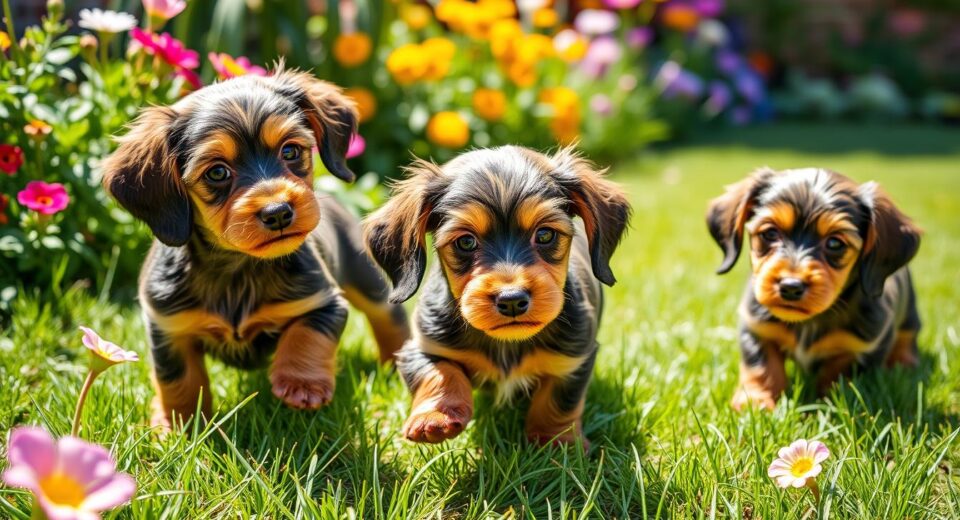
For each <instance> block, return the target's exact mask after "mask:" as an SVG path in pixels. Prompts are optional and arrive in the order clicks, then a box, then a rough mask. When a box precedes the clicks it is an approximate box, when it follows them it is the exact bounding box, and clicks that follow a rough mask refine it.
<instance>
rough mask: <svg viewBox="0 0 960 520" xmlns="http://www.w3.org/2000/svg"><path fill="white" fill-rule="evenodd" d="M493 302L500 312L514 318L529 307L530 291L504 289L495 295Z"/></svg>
mask: <svg viewBox="0 0 960 520" xmlns="http://www.w3.org/2000/svg"><path fill="white" fill-rule="evenodd" d="M494 303H496V304H497V311H498V312H499V313H500V314H503V315H504V316H509V317H511V318H516V317H517V316H520V315H521V314H523V313H525V312H527V310H528V309H529V308H530V293H528V292H527V291H524V290H523V289H505V290H503V291H501V292H500V294H498V295H497V297H496V298H495V300H494Z"/></svg>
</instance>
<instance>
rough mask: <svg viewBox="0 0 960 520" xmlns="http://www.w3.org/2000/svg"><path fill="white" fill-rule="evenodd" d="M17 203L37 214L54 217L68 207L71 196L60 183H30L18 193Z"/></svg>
mask: <svg viewBox="0 0 960 520" xmlns="http://www.w3.org/2000/svg"><path fill="white" fill-rule="evenodd" d="M17 202H19V203H20V204H21V205H23V206H25V207H27V208H28V209H32V210H33V211H36V212H37V213H42V214H44V215H53V214H54V213H58V212H60V211H63V208H66V207H67V204H69V203H70V196H69V195H67V190H66V189H65V188H64V187H63V184H60V183H59V182H54V183H52V184H47V183H45V182H43V181H30V182H28V183H27V187H26V188H24V189H23V190H22V191H21V192H20V193H17Z"/></svg>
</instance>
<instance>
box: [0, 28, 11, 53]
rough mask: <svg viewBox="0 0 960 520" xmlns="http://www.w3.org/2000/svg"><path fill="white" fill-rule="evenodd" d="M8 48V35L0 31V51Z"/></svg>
mask: <svg viewBox="0 0 960 520" xmlns="http://www.w3.org/2000/svg"><path fill="white" fill-rule="evenodd" d="M9 48H10V35H9V34H7V33H5V32H3V31H0V52H6V51H7V49H9Z"/></svg>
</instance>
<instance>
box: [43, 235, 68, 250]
mask: <svg viewBox="0 0 960 520" xmlns="http://www.w3.org/2000/svg"><path fill="white" fill-rule="evenodd" d="M40 243H41V244H43V247H45V248H47V249H63V240H61V239H60V237H58V236H56V235H47V236H45V237H43V238H41V239H40Z"/></svg>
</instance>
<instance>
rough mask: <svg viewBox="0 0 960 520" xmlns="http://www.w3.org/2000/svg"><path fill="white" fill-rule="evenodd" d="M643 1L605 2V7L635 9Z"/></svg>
mask: <svg viewBox="0 0 960 520" xmlns="http://www.w3.org/2000/svg"><path fill="white" fill-rule="evenodd" d="M642 1H643V0H603V5H605V6H606V7H608V8H610V9H633V8H634V7H636V6H638V5H640V2H642Z"/></svg>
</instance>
